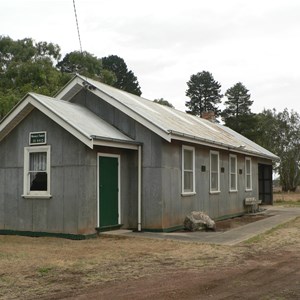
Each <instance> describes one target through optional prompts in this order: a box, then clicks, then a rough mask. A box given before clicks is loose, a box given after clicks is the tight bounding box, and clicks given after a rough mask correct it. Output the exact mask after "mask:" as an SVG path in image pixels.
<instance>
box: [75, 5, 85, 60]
mask: <svg viewBox="0 0 300 300" xmlns="http://www.w3.org/2000/svg"><path fill="white" fill-rule="evenodd" d="M73 6H74V14H75V19H76V26H77V33H78V40H79V46H80V52H81V54H82V53H83V52H82V45H81V39H80V31H79V24H78V17H77V12H76V5H75V0H73Z"/></svg>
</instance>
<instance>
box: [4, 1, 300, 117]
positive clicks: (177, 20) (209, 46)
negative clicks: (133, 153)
mask: <svg viewBox="0 0 300 300" xmlns="http://www.w3.org/2000/svg"><path fill="white" fill-rule="evenodd" d="M76 8H77V15H78V21H79V27H80V35H81V41H82V47H83V50H84V51H88V52H90V53H92V54H94V55H95V56H97V57H99V58H100V57H103V56H107V55H111V54H113V55H118V56H120V57H122V58H123V59H124V60H125V62H126V64H127V66H128V68H129V69H130V70H132V71H133V72H134V74H135V75H136V76H137V78H138V81H139V83H140V86H141V90H142V93H143V94H142V96H143V97H145V98H147V99H149V100H153V99H157V98H164V99H166V100H168V101H169V102H171V103H172V104H173V105H174V106H175V107H176V108H177V109H180V110H185V109H186V107H185V102H186V101H187V100H189V98H187V97H186V96H185V91H186V89H187V84H186V82H187V81H189V79H190V76H191V75H192V74H196V73H198V72H202V71H209V72H211V73H212V75H213V77H214V79H215V80H217V81H218V82H219V83H220V84H221V85H222V93H223V94H224V93H225V91H226V90H227V89H228V88H230V87H232V86H233V85H234V84H235V83H237V82H242V83H243V84H244V85H245V86H246V87H247V88H248V89H249V91H250V93H251V99H252V100H254V104H253V106H252V111H253V112H256V113H258V112H260V111H262V109H263V108H270V109H272V108H276V109H277V111H282V110H283V109H284V108H288V109H289V110H291V109H294V110H296V111H297V112H299V113H300V101H299V100H300V99H299V95H298V94H299V87H300V63H299V56H300V41H299V39H300V1H299V0H247V1H245V0H209V1H207V0H205V1H204V0H185V1H182V0H181V1H179V0H151V1H145V0H105V1H104V0H76ZM0 28H1V31H0V35H4V36H10V37H11V38H13V39H14V40H16V39H23V38H25V37H30V38H33V39H34V40H35V41H37V42H39V41H46V42H53V43H56V44H58V45H59V46H60V47H61V53H62V55H65V54H66V53H68V52H71V51H74V50H79V41H78V36H77V28H76V22H75V16H74V10H73V0H0ZM224 100H225V98H223V101H224Z"/></svg>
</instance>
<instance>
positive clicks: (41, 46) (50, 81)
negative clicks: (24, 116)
mask: <svg viewBox="0 0 300 300" xmlns="http://www.w3.org/2000/svg"><path fill="white" fill-rule="evenodd" d="M60 51H61V49H60V47H59V46H58V45H56V44H53V43H47V42H35V41H34V40H33V39H31V38H25V39H22V40H16V41H15V40H13V39H11V38H10V37H6V36H0V119H2V118H3V117H4V115H5V114H6V113H7V112H8V111H9V110H10V109H11V108H12V107H13V106H14V105H15V104H16V103H17V102H18V101H19V100H20V99H21V98H22V97H23V96H24V95H25V94H26V93H28V92H37V93H40V94H44V95H47V96H52V95H53V94H55V93H56V92H57V91H58V90H59V89H60V88H61V87H62V86H64V85H65V84H66V83H67V81H69V80H70V79H71V77H72V75H71V74H75V73H80V74H81V75H85V76H88V77H91V78H93V79H96V80H99V81H101V82H104V83H106V84H109V85H112V86H116V87H118V88H121V89H123V90H125V91H128V92H131V93H134V94H137V95H141V89H140V86H139V83H138V81H137V78H136V76H135V75H134V73H133V72H132V71H130V70H128V69H127V65H126V63H125V61H124V60H123V59H122V58H120V57H118V56H115V55H111V56H109V57H106V58H103V59H100V58H97V57H96V56H94V55H93V54H90V53H88V52H83V53H81V52H79V51H73V52H70V53H68V54H66V55H65V56H64V57H63V59H61V53H60ZM103 61H104V62H105V67H104V66H103Z"/></svg>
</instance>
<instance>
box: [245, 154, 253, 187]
mask: <svg viewBox="0 0 300 300" xmlns="http://www.w3.org/2000/svg"><path fill="white" fill-rule="evenodd" d="M245 185H246V191H251V190H252V161H251V158H250V157H246V158H245Z"/></svg>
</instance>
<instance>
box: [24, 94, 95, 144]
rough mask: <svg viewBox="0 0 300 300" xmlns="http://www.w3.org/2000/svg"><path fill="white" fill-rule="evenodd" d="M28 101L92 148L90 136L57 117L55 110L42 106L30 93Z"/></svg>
mask: <svg viewBox="0 0 300 300" xmlns="http://www.w3.org/2000/svg"><path fill="white" fill-rule="evenodd" d="M29 101H30V103H31V104H32V105H33V106H34V107H36V108H37V109H38V110H39V111H41V112H42V113H44V114H45V115H46V116H48V117H49V118H50V119H51V120H52V121H54V122H55V123H57V124H58V125H60V126H61V127H62V128H64V129H65V130H66V131H68V132H69V133H71V134H72V135H74V136H75V137H76V138H77V139H79V140H80V141H81V142H83V143H84V144H85V145H87V146H88V147H90V148H91V149H92V148H93V141H92V139H91V138H89V137H88V136H86V135H85V134H84V133H82V132H80V131H79V130H78V129H76V128H74V127H73V126H72V125H71V124H69V123H68V122H66V121H64V120H63V119H62V118H61V117H59V116H58V115H57V114H56V113H55V112H53V111H52V110H51V109H49V108H48V107H46V106H44V105H43V104H42V103H40V102H39V101H38V100H37V99H35V98H34V97H32V95H30V100H29Z"/></svg>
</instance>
